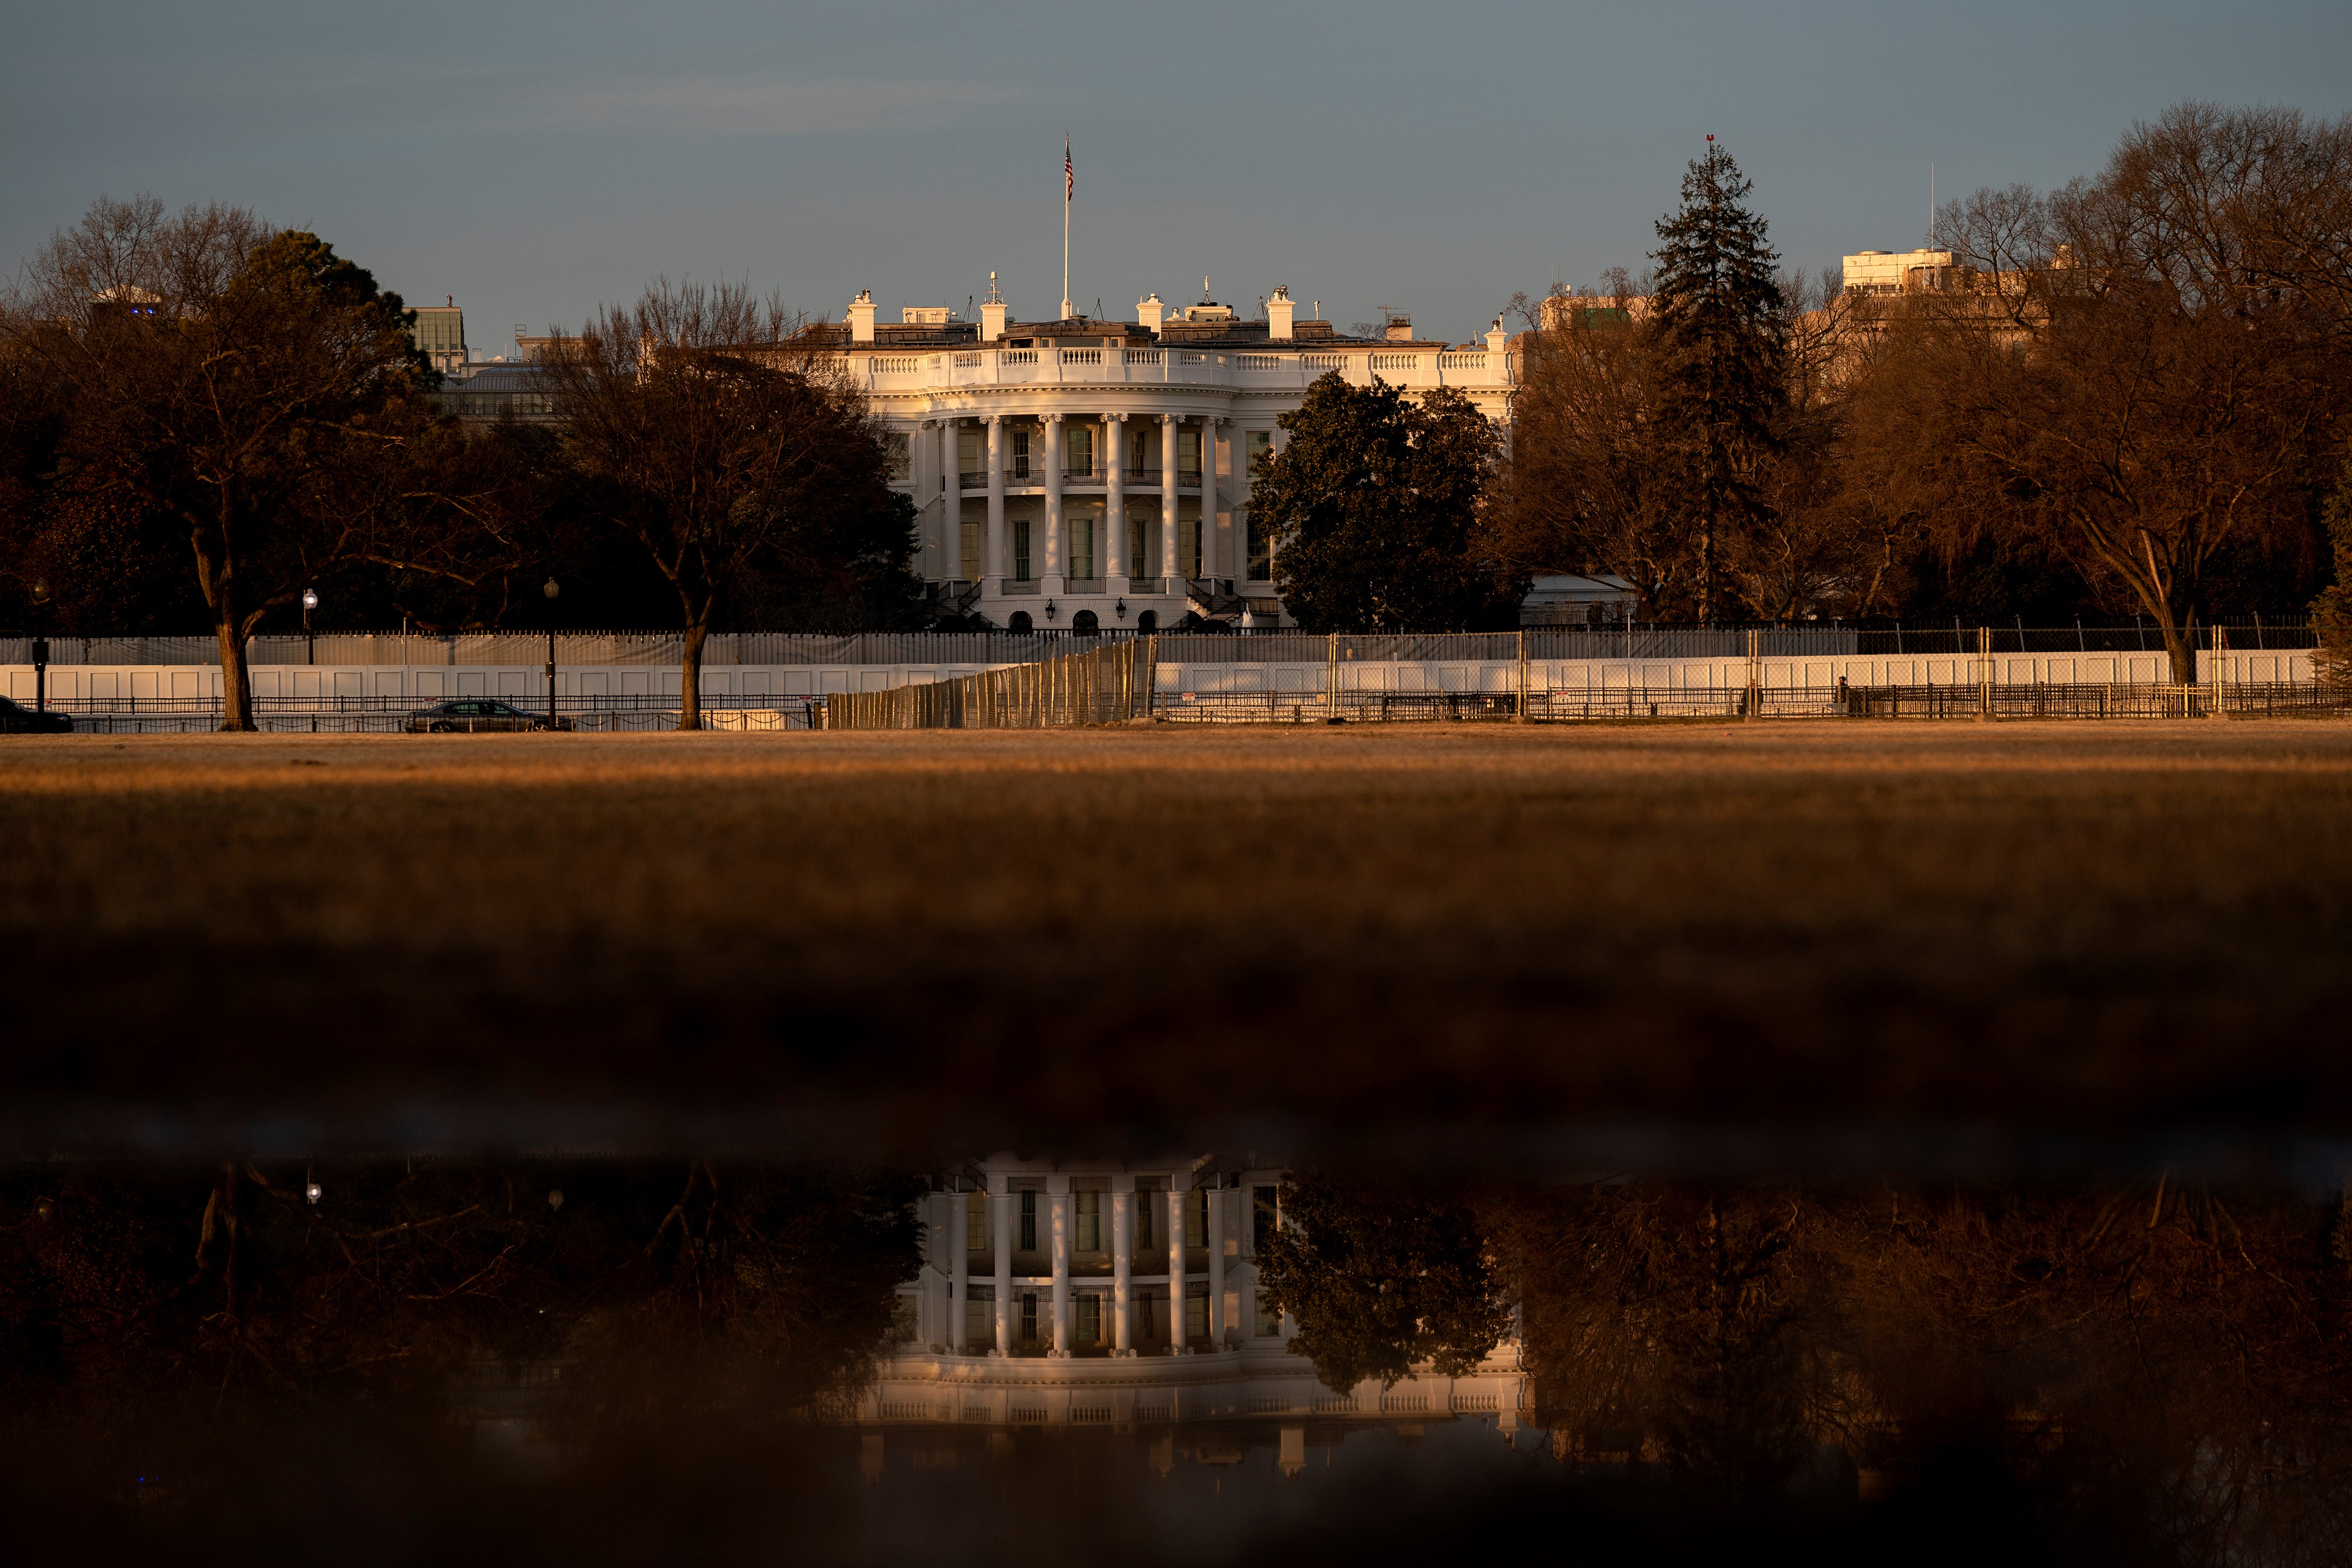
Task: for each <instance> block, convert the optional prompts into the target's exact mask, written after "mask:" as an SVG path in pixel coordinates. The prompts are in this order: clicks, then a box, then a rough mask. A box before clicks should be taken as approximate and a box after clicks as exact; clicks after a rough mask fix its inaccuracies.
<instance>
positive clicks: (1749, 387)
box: [1652, 141, 1786, 622]
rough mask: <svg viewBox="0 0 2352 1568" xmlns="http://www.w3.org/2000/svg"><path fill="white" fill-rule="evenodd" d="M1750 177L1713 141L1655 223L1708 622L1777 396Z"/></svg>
mask: <svg viewBox="0 0 2352 1568" xmlns="http://www.w3.org/2000/svg"><path fill="white" fill-rule="evenodd" d="M1750 189H1751V185H1750V182H1749V181H1748V179H1747V177H1746V176H1744V175H1742V174H1741V173H1740V172H1739V166H1738V164H1737V163H1735V162H1732V160H1731V154H1730V153H1728V152H1725V151H1724V150H1723V148H1722V146H1721V145H1720V144H1718V143H1717V142H1715V141H1709V142H1708V144H1707V150H1706V157H1704V158H1700V159H1695V160H1693V161H1692V162H1691V165H1690V172H1688V173H1687V174H1685V175H1684V176H1683V205H1682V211H1681V212H1680V213H1678V214H1675V215H1674V216H1672V217H1666V218H1661V219H1659V220H1658V225H1657V228H1658V239H1659V242H1660V243H1659V246H1658V249H1657V250H1656V251H1655V252H1654V253H1653V256H1652V259H1654V261H1656V263H1657V264H1658V272H1657V281H1656V284H1655V311H1656V313H1655V318H1654V319H1655V326H1656V331H1657V332H1658V334H1659V338H1660V340H1661V346H1662V348H1663V350H1664V376H1663V384H1662V386H1661V388H1660V399H1659V413H1660V416H1661V418H1662V419H1663V420H1664V423H1666V424H1667V425H1668V427H1669V428H1670V429H1672V430H1674V431H1675V432H1676V433H1677V434H1678V436H1679V438H1680V443H1681V444H1682V446H1683V449H1684V451H1685V454H1686V462H1687V464H1688V465H1689V469H1690V479H1691V486H1690V487H1691V492H1692V511H1693V516H1692V517H1691V522H1692V524H1693V525H1694V526H1695V527H1696V529H1697V536H1698V537H1697V539H1696V547H1697V558H1698V559H1697V561H1696V569H1695V572H1694V576H1695V577H1696V586H1697V611H1698V618H1699V620H1700V621H1702V622H1709V621H1713V620H1714V619H1716V617H1717V613H1718V612H1719V611H1720V610H1721V608H1722V606H1721V605H1720V603H1719V600H1718V595H1717V587H1716V580H1717V562H1718V559H1719V558H1720V554H1721V551H1722V549H1723V547H1724V545H1725V544H1726V543H1727V536H1728V535H1730V534H1731V533H1732V532H1733V531H1735V530H1743V531H1744V530H1745V529H1747V528H1749V527H1751V526H1752V525H1753V524H1754V523H1755V522H1756V521H1757V519H1758V518H1759V517H1760V516H1761V515H1762V513H1763V510H1764V501H1763V497H1762V496H1761V494H1760V493H1759V487H1758V485H1757V482H1756V465H1757V463H1758V461H1759V459H1760V458H1762V457H1763V456H1764V455H1767V454H1768V453H1769V452H1770V451H1771V450H1772V448H1773V446H1774V444H1775V441H1776V436H1775V434H1774V432H1775V427H1776V425H1777V423H1778V419H1779V415H1780V411H1781V405H1782V403H1783V402H1784V401H1785V397H1786V392H1785V381H1784V378H1783V376H1782V368H1783V367H1782V364H1781V360H1782V352H1783V350H1782V336H1781V332H1780V312H1781V308H1782V303H1783V302H1782V299H1781V297H1780V285H1779V284H1778V283H1777V282H1776V281H1774V278H1773V271H1772V268H1773V264H1774V263H1775V262H1776V261H1778V260H1779V259H1780V258H1779V257H1778V256H1776V255H1774V254H1773V251H1772V248H1771V246H1769V245H1768V244H1766V243H1765V238H1764V220H1763V219H1761V218H1759V217H1758V216H1757V215H1756V214H1753V213H1751V212H1749V211H1748V208H1747V207H1746V206H1745V205H1744V204H1743V203H1744V202H1745V201H1746V199H1747V196H1748V191H1749V190H1750Z"/></svg>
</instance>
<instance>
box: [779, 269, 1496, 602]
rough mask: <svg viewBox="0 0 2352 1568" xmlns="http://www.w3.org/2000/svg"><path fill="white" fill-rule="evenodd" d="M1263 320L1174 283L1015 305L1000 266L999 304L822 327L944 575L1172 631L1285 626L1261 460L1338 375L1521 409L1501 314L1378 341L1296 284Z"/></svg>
mask: <svg viewBox="0 0 2352 1568" xmlns="http://www.w3.org/2000/svg"><path fill="white" fill-rule="evenodd" d="M1264 303H1265V314H1264V315H1263V316H1261V317H1258V318H1255V319H1243V318H1242V317H1241V316H1240V315H1239V314H1238V313H1237V312H1236V311H1235V310H1234V308H1232V307H1230V306H1226V305H1222V304H1219V303H1217V302H1216V301H1214V300H1211V299H1206V298H1204V299H1202V301H1201V302H1200V303H1198V304H1195V305H1192V306H1188V307H1184V308H1171V307H1169V306H1167V305H1165V304H1163V303H1162V302H1161V301H1160V297H1159V296H1158V295H1156V294H1154V295H1151V296H1150V297H1149V298H1145V299H1143V300H1141V301H1140V302H1139V304H1138V305H1137V307H1136V319H1135V320H1134V321H1133V322H1123V321H1105V320H1097V319H1092V318H1089V317H1085V316H1072V317H1066V318H1064V319H1060V320H1055V321H1025V322H1024V321H1015V320H1013V319H1012V317H1011V314H1010V311H1009V309H1008V308H1007V306H1006V305H1005V304H1004V302H1003V298H1001V296H1000V295H999V294H998V292H997V290H996V287H995V285H994V282H993V280H992V281H991V284H990V288H989V298H988V299H987V301H986V302H985V303H983V304H982V306H981V307H980V319H979V320H978V321H976V322H974V321H964V320H961V319H958V317H957V316H956V314H955V313H954V312H952V311H950V310H948V309H945V308H937V307H931V308H925V307H910V308H904V309H902V310H901V312H900V316H901V319H900V320H899V321H898V322H897V323H884V322H881V321H878V320H877V316H878V314H879V310H878V308H877V306H876V304H875V302H874V300H873V298H871V296H870V295H868V294H860V295H859V296H858V297H857V298H856V300H855V301H854V302H852V304H851V305H850V307H849V310H848V315H847V319H846V320H845V321H843V322H840V323H835V324H830V325H827V326H825V327H822V328H817V329H813V330H814V331H817V332H822V333H825V334H827V335H829V336H830V337H831V338H832V340H834V341H835V342H836V343H837V345H838V349H839V351H840V352H841V353H843V354H845V356H847V357H848V359H849V361H850V367H849V368H850V371H851V374H852V377H853V379H854V380H855V382H856V384H858V385H860V386H862V387H863V388H865V389H866V392H867V395H868V396H869V397H870V398H871V400H872V403H873V407H874V409H875V412H876V413H877V414H878V415H879V416H880V417H881V418H882V419H883V420H884V421H885V422H886V423H887V424H888V426H889V427H890V429H891V431H892V433H893V445H894V448H897V447H899V446H900V444H903V450H902V451H900V452H899V455H898V482H899V484H900V485H901V486H904V487H905V488H906V489H907V490H908V493H909V494H910V495H911V496H912V497H913V498H914V500H915V503H916V506H917V507H918V508H919V511H920V514H921V517H922V529H923V533H922V538H923V555H922V562H923V567H922V570H923V574H924V576H925V577H926V578H927V579H929V580H930V581H931V582H932V583H933V584H934V585H935V591H938V592H940V594H941V596H942V597H943V598H946V599H948V600H950V602H952V603H954V604H956V605H958V606H960V607H962V608H964V609H967V610H970V611H973V612H978V613H979V614H981V615H982V616H984V617H986V618H987V619H988V620H989V621H991V622H994V623H995V624H997V625H999V626H1007V627H1013V628H1034V629H1039V630H1043V629H1045V628H1047V627H1054V626H1060V627H1071V626H1076V627H1086V626H1098V627H1106V628H1115V627H1119V626H1129V627H1145V628H1150V627H1165V626H1169V625H1172V624H1174V623H1175V622H1178V621H1180V620H1181V619H1182V618H1183V616H1184V615H1185V614H1186V612H1188V610H1189V611H1196V612H1200V613H1202V614H1215V615H1232V614H1234V613H1236V612H1240V613H1244V614H1246V615H1248V616H1249V617H1250V618H1251V619H1252V620H1253V621H1255V622H1263V623H1265V624H1274V623H1275V617H1276V603H1275V590H1274V584H1273V581H1272V576H1273V573H1272V569H1271V562H1270V560H1269V559H1268V556H1267V551H1266V549H1265V542H1264V540H1263V538H1261V537H1259V536H1257V535H1256V534H1255V533H1254V532H1253V530H1252V529H1251V527H1250V522H1249V490H1250V473H1251V465H1252V463H1253V462H1254V461H1255V459H1256V458H1257V457H1258V456H1259V455H1262V454H1265V453H1267V452H1271V451H1274V450H1276V449H1278V447H1279V445H1280V443H1281V441H1282V433H1281V432H1280V431H1279V430H1277V429H1276V423H1275V422H1276V420H1277V419H1278V418H1279V417H1280V416H1281V415H1282V414H1284V413H1288V412H1290V411H1291V410H1293V409H1296V408H1297V406H1298V405H1299V403H1300V402H1302V401H1303V399H1304V397H1305V395H1306V390H1307V386H1308V384H1309V383H1311V382H1314V381H1315V380H1316V379H1317V378H1318V377H1319V376H1322V375H1324V374H1326V373H1327V372H1329V371H1338V372H1339V374H1341V375H1343V376H1345V377H1346V378H1347V379H1348V380H1349V382H1354V383H1357V384H1359V385H1368V384H1370V382H1371V381H1372V380H1373V379H1374V378H1375V377H1377V378H1379V379H1380V380H1381V381H1382V382H1388V383H1390V384H1391V385H1395V386H1401V387H1403V388H1405V389H1407V390H1409V391H1414V392H1419V391H1425V390H1428V389H1432V388H1435V387H1441V386H1450V387H1456V388H1459V389H1460V390H1461V391H1463V392H1465V393H1466V394H1467V395H1468V396H1469V397H1470V398H1471V399H1472V400H1473V401H1474V402H1476V403H1477V404H1478V406H1479V407H1480V408H1481V409H1482V410H1483V411H1484V412H1486V414H1487V415H1488V417H1490V418H1493V419H1496V420H1498V421H1500V420H1503V419H1506V418H1507V416H1508V413H1509V395H1510V387H1511V377H1512V370H1511V355H1510V353H1509V351H1508V349H1507V335H1506V334H1505V333H1504V331H1503V329H1502V325H1501V323H1500V322H1499V321H1498V322H1497V323H1496V326H1495V329H1493V330H1492V331H1489V332H1488V333H1487V334H1486V339H1485V341H1484V344H1483V346H1471V347H1465V348H1460V349H1456V348H1453V347H1449V346H1448V345H1447V344H1445V343H1444V342H1441V341H1437V340H1425V339H1420V338H1416V337H1414V336H1413V335H1412V326H1411V323H1410V322H1409V321H1407V320H1404V319H1391V321H1390V323H1389V325H1388V326H1387V328H1386V329H1384V331H1383V334H1382V335H1381V336H1380V337H1377V338H1365V337H1351V336H1348V335H1345V334H1342V333H1340V332H1338V331H1336V330H1334V329H1333V327H1332V324H1331V323H1330V322H1328V321H1325V320H1322V319H1318V318H1315V317H1310V318H1309V319H1305V320H1301V319H1299V311H1298V308H1297V302H1296V301H1295V300H1293V299H1292V298H1291V297H1290V294H1289V291H1288V290H1287V289H1286V288H1276V290H1275V291H1274V293H1273V294H1272V295H1271V296H1269V297H1268V298H1266V299H1265V302H1264Z"/></svg>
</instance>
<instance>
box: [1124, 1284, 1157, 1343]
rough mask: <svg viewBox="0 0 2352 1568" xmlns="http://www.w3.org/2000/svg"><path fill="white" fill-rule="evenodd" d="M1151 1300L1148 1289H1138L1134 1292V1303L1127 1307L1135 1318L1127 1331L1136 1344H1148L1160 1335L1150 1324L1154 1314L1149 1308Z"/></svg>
mask: <svg viewBox="0 0 2352 1568" xmlns="http://www.w3.org/2000/svg"><path fill="white" fill-rule="evenodd" d="M1151 1300H1152V1297H1151V1292H1150V1291H1136V1292H1135V1302H1134V1305H1133V1306H1132V1307H1130V1308H1129V1312H1131V1313H1132V1314H1133V1316H1134V1318H1135V1322H1133V1323H1132V1324H1130V1325H1129V1333H1132V1334H1133V1335H1134V1336H1135V1343H1138V1344H1150V1343H1151V1342H1152V1341H1154V1340H1156V1339H1158V1338H1159V1337H1160V1331H1159V1330H1158V1329H1156V1328H1154V1327H1152V1326H1151V1325H1152V1322H1153V1320H1154V1316H1155V1314H1154V1313H1153V1312H1152V1310H1151Z"/></svg>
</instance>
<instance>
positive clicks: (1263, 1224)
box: [1250, 1186, 1282, 1253]
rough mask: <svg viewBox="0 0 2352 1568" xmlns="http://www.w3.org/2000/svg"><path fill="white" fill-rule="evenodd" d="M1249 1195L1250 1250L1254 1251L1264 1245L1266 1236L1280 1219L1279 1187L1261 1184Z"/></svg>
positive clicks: (1271, 1232) (1272, 1230) (1272, 1231)
mask: <svg viewBox="0 0 2352 1568" xmlns="http://www.w3.org/2000/svg"><path fill="white" fill-rule="evenodd" d="M1250 1197H1251V1202H1250V1251H1251V1252H1252V1253H1255V1252H1256V1251H1257V1249H1259V1248H1261V1247H1263V1246H1265V1239H1266V1238H1267V1237H1269V1236H1272V1235H1273V1234H1274V1228H1275V1226H1276V1224H1277V1223H1279V1221H1280V1218H1281V1214H1282V1210H1281V1208H1280V1207H1279V1205H1280V1202H1281V1198H1280V1189H1279V1188H1276V1187H1271V1186H1262V1187H1259V1188H1258V1189H1257V1190H1256V1191H1255V1192H1254V1193H1252V1194H1251V1195H1250Z"/></svg>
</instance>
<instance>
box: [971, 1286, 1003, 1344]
mask: <svg viewBox="0 0 2352 1568" xmlns="http://www.w3.org/2000/svg"><path fill="white" fill-rule="evenodd" d="M963 1343H964V1348H965V1349H967V1350H969V1349H971V1347H972V1346H974V1345H983V1344H985V1345H992V1344H994V1343H996V1288H995V1287H994V1286H993V1285H975V1286H973V1287H971V1293H970V1294H969V1295H967V1296H966V1297H965V1298H964V1303H963Z"/></svg>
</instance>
